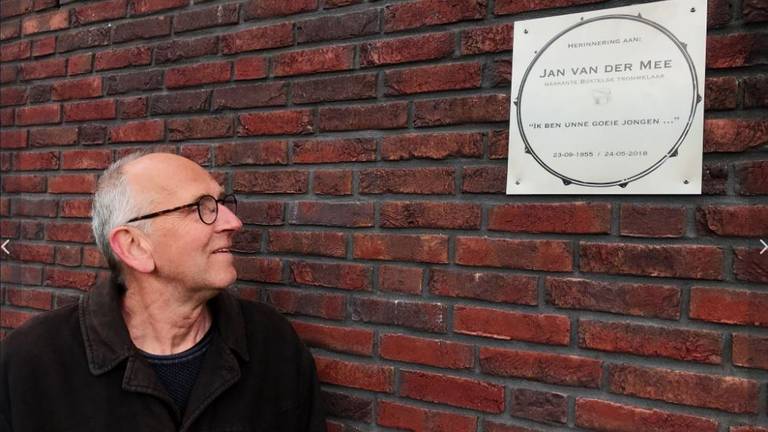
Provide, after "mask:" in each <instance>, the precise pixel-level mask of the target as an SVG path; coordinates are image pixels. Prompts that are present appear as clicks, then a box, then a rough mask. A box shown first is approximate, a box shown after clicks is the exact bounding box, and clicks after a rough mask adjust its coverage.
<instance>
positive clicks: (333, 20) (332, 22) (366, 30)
mask: <svg viewBox="0 0 768 432" xmlns="http://www.w3.org/2000/svg"><path fill="white" fill-rule="evenodd" d="M326 7H327V5H326ZM296 32H297V33H296V40H297V41H298V42H299V43H306V42H321V41H328V40H333V41H337V40H342V39H350V38H356V37H361V36H367V35H372V34H376V33H378V32H379V12H378V10H368V11H362V12H355V13H349V14H344V15H333V16H325V17H320V18H316V19H311V20H306V21H300V22H298V23H296Z"/></svg>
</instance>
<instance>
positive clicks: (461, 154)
mask: <svg viewBox="0 0 768 432" xmlns="http://www.w3.org/2000/svg"><path fill="white" fill-rule="evenodd" d="M482 146H483V137H482V135H481V134H479V133H439V134H399V135H394V136H390V137H384V138H383V139H382V142H381V156H382V159H384V160H404V159H447V158H454V157H455V158H465V157H466V158H470V157H481V156H482Z"/></svg>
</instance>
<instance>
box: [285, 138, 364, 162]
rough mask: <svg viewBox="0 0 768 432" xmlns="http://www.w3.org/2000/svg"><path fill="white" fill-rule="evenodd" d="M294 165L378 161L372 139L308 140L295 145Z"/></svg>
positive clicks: (293, 151)
mask: <svg viewBox="0 0 768 432" xmlns="http://www.w3.org/2000/svg"><path fill="white" fill-rule="evenodd" d="M292 154H293V163H299V164H303V163H338V162H365V161H372V160H375V159H376V142H375V141H374V140H373V139H371V138H354V139H331V140H327V139H326V140H306V141H297V142H294V143H293V150H292Z"/></svg>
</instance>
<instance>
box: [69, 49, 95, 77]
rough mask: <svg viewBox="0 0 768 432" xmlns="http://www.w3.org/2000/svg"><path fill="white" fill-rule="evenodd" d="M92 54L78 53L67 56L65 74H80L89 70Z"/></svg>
mask: <svg viewBox="0 0 768 432" xmlns="http://www.w3.org/2000/svg"><path fill="white" fill-rule="evenodd" d="M92 63H93V54H91V53H85V54H78V55H74V56H72V57H69V58H67V74H68V75H80V74H84V73H88V72H90V71H91V68H92Z"/></svg>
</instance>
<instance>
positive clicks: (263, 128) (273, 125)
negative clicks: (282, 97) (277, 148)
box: [237, 109, 314, 136]
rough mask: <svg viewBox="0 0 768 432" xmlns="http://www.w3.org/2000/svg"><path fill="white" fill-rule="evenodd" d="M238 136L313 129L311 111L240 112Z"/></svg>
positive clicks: (287, 132) (304, 131) (291, 132)
mask: <svg viewBox="0 0 768 432" xmlns="http://www.w3.org/2000/svg"><path fill="white" fill-rule="evenodd" d="M238 119H239V121H240V126H239V128H238V130H237V135H238V136H253V135H297V134H308V133H312V132H313V131H314V126H313V119H312V112H311V111H310V110H308V109H296V110H282V111H269V112H257V113H251V114H241V115H240V116H238Z"/></svg>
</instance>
